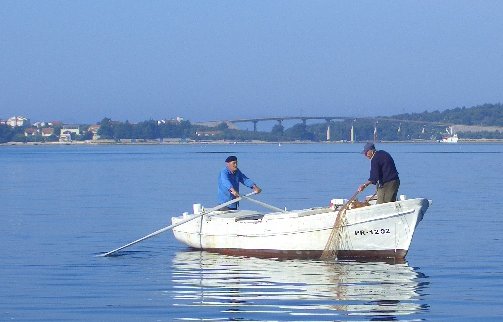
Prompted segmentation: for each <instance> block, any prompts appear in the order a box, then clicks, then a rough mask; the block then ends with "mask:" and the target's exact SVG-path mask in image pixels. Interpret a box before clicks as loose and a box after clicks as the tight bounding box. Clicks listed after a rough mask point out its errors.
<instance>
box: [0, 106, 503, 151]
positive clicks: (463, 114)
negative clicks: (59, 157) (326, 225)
mask: <svg viewBox="0 0 503 322" xmlns="http://www.w3.org/2000/svg"><path fill="white" fill-rule="evenodd" d="M98 124H99V130H98V133H97V134H98V135H99V138H100V139H106V140H115V141H120V140H162V139H168V138H178V139H185V140H193V141H204V140H229V141H251V140H261V141H270V142H277V141H283V142H287V141H314V142H316V141H326V140H327V127H328V126H330V137H329V140H330V141H349V140H350V139H351V132H352V130H353V133H354V140H356V141H370V140H374V139H377V140H379V141H380V140H382V141H409V140H439V139H441V138H442V136H444V135H446V134H447V132H446V124H460V125H481V126H503V106H502V105H501V104H499V103H498V104H484V105H480V106H475V107H471V108H465V107H462V108H455V109H451V110H445V111H443V112H439V111H434V112H427V111H425V112H422V113H411V114H400V115H395V116H391V117H378V118H362V119H355V120H346V121H330V122H329V123H327V122H324V123H318V124H312V125H306V124H304V123H299V124H295V125H293V126H292V127H290V128H285V127H284V126H283V125H281V124H276V125H274V126H273V127H272V130H271V131H257V132H255V131H248V130H237V129H230V128H229V127H228V125H227V124H226V123H224V122H222V123H221V124H219V125H218V126H216V127H206V126H202V125H195V124H192V123H191V122H190V121H180V122H175V121H167V122H158V121H155V120H148V121H143V122H139V123H134V124H133V123H130V122H128V121H126V122H119V121H113V120H111V119H110V118H107V117H105V118H103V119H102V120H101V121H100V122H99V123H98ZM81 127H82V134H81V135H79V136H75V135H74V136H72V140H90V139H91V138H92V137H93V133H90V132H89V131H87V128H86V126H84V125H82V126H81ZM24 130H25V128H23V127H14V128H13V127H10V126H7V125H0V143H5V142H12V141H17V142H29V141H38V142H40V141H57V140H58V134H59V130H60V128H55V131H54V132H55V134H54V135H52V136H50V137H44V138H42V137H40V136H31V137H28V136H25V134H24ZM462 137H464V138H473V139H480V138H486V139H503V133H501V132H499V131H495V132H478V133H463V134H462Z"/></svg>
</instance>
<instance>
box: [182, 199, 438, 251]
mask: <svg viewBox="0 0 503 322" xmlns="http://www.w3.org/2000/svg"><path fill="white" fill-rule="evenodd" d="M247 199H250V198H247ZM400 199H401V200H398V201H396V202H389V203H383V204H376V203H375V200H373V201H366V202H358V201H357V200H355V202H353V203H350V202H348V201H347V200H345V199H332V202H331V205H330V206H329V207H314V208H307V209H300V210H288V211H287V210H282V209H279V208H276V207H273V206H271V207H272V209H275V210H274V211H272V212H265V213H264V212H259V211H255V210H225V211H219V210H217V211H211V212H209V213H207V214H206V213H204V211H205V210H204V207H202V206H201V205H200V204H195V205H194V207H193V208H194V213H193V214H189V213H184V214H182V215H181V216H175V217H172V226H173V227H174V228H173V234H174V236H175V238H176V239H177V240H178V241H180V242H181V243H183V244H185V245H187V246H188V247H189V248H191V249H197V250H206V251H209V252H215V253H220V254H226V255H237V256H251V257H259V258H281V259H319V258H320V257H321V256H322V254H323V252H324V250H325V249H326V247H327V243H328V241H329V239H330V237H331V234H332V233H333V229H334V226H335V222H336V219H337V216H338V214H339V213H340V212H341V210H343V207H347V208H346V209H344V210H345V212H344V214H343V221H342V225H341V226H340V229H339V231H338V233H339V234H340V242H339V243H338V244H337V249H336V250H335V251H336V258H337V259H361V258H364V259H386V258H393V259H397V260H401V259H404V258H405V256H406V255H407V252H408V250H409V247H410V244H411V241H412V237H413V235H414V231H415V229H416V227H417V225H418V223H419V222H420V221H421V220H422V219H423V216H424V214H425V212H426V210H427V209H428V207H429V206H430V204H431V201H429V200H428V199H425V198H415V199H407V198H406V197H405V196H401V198H400ZM252 200H254V199H252ZM266 205H267V204H266ZM192 218H193V219H194V220H191V219H192ZM196 219H197V220H196Z"/></svg>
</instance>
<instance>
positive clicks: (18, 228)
mask: <svg viewBox="0 0 503 322" xmlns="http://www.w3.org/2000/svg"><path fill="white" fill-rule="evenodd" d="M378 148H381V149H384V150H387V151H389V152H390V153H391V154H392V155H393V156H394V158H395V161H396V163H397V167H398V170H399V172H400V177H401V187H400V193H401V194H405V195H407V196H408V197H411V198H412V197H426V198H429V199H431V200H433V205H432V206H431V207H430V209H428V211H427V213H426V216H425V218H424V220H423V221H422V222H421V223H420V225H419V227H418V228H417V230H416V233H415V236H414V239H413V242H412V246H411V248H410V251H409V254H408V256H407V262H406V263H404V264H390V263H379V262H377V263H376V262H369V263H358V262H351V261H349V262H332V263H328V262H322V261H305V260H290V261H276V260H272V259H255V258H240V257H229V256H222V255H216V254H209V253H206V252H193V251H188V250H187V248H186V247H185V246H183V245H181V244H180V243H178V242H177V241H176V240H175V239H174V238H173V236H172V233H171V232H170V231H168V232H165V233H163V234H161V235H159V236H157V237H154V238H151V239H148V240H145V241H143V242H141V243H139V244H137V245H135V246H132V247H130V248H127V249H126V250H125V251H123V252H121V253H120V255H119V256H114V257H106V258H104V257H97V256H96V255H98V254H100V253H103V252H106V251H109V250H112V249H114V248H117V247H119V246H121V245H124V244H126V243H128V242H130V241H133V240H135V239H137V238H139V237H142V236H144V235H147V234H148V233H150V232H153V231H155V230H157V229H159V228H162V227H164V226H167V225H169V224H170V218H171V216H174V215H179V214H181V213H182V212H184V211H190V210H191V208H192V204H193V203H196V202H199V203H202V204H203V205H205V206H206V207H211V206H215V205H216V204H217V202H216V178H217V174H218V171H219V170H220V169H221V167H223V166H224V159H225V157H226V156H227V155H229V154H236V155H237V156H238V158H239V166H240V168H241V169H242V170H243V172H245V173H246V174H247V175H248V176H249V177H251V178H253V179H254V180H255V181H256V182H257V183H258V184H259V185H260V186H261V187H262V188H263V193H262V194H261V195H259V196H258V197H257V199H259V200H262V201H264V202H267V203H270V204H273V205H276V206H278V207H285V206H286V207H288V208H289V209H293V208H306V207H312V206H322V205H328V203H329V200H330V199H332V198H348V197H350V196H351V195H352V194H353V193H354V192H355V190H356V188H357V187H358V185H359V184H360V183H362V182H364V180H365V179H366V177H367V176H368V170H369V162H368V160H366V159H365V158H364V157H363V156H362V155H361V154H360V153H359V152H360V150H361V149H362V146H361V144H354V145H352V144H283V145H282V146H278V145H275V144H269V145H241V144H233V145H177V146H168V145H156V146H68V145H64V146H2V147H0V175H1V180H0V207H1V208H0V209H1V225H0V258H1V265H0V285H1V287H0V320H17V321H84V320H85V321H106V320H110V321H173V320H188V321H190V320H212V321H219V320H227V321H229V320H233V321H234V320H243V321H250V320H255V321H259V320H268V321H271V320H290V321H310V320H311V321H334V320H337V321H369V320H409V321H410V320H413V321H417V320H427V321H428V320H437V321H445V320H452V321H459V320H466V321H472V320H499V319H501V317H502V316H503V299H502V296H501V294H503V256H502V253H503V241H502V239H503V213H502V210H501V209H503V198H502V194H501V181H502V175H501V165H502V164H503V145H501V144H452V145H445V144H379V145H378ZM243 190H244V191H246V189H243ZM366 192H368V193H370V192H371V191H370V189H369V190H368V191H366ZM241 206H242V208H246V207H250V208H255V207H256V206H255V205H253V204H248V203H246V202H242V204H241Z"/></svg>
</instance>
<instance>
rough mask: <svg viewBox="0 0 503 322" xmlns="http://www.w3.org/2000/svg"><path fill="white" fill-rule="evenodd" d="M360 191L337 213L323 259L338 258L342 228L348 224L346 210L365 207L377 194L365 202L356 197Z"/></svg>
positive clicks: (322, 254)
mask: <svg viewBox="0 0 503 322" xmlns="http://www.w3.org/2000/svg"><path fill="white" fill-rule="evenodd" d="M359 193H360V192H359V191H357V192H355V194H354V195H353V196H352V197H351V199H349V201H348V202H346V203H345V204H344V205H343V206H342V207H341V208H340V209H339V212H338V213H337V217H336V218H335V223H334V226H333V227H332V231H331V232H330V236H329V237H328V241H327V244H326V245H325V249H324V250H323V253H321V257H320V258H321V259H325V260H326V259H336V258H337V252H338V251H339V249H341V244H342V228H343V227H344V226H345V225H346V211H347V210H348V209H352V208H359V207H365V206H368V205H369V201H370V200H372V199H373V198H374V197H375V196H376V194H377V191H376V193H374V195H373V196H371V197H370V198H367V200H365V201H364V202H359V201H358V200H357V199H356V197H357V196H358V194H359Z"/></svg>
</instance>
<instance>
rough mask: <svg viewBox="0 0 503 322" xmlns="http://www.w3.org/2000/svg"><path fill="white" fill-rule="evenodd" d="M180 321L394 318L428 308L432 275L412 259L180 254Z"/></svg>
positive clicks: (176, 269) (176, 298) (416, 315)
mask: <svg viewBox="0 0 503 322" xmlns="http://www.w3.org/2000/svg"><path fill="white" fill-rule="evenodd" d="M172 272H173V278H172V279H173V286H174V291H173V300H172V303H173V305H174V306H176V307H177V309H176V310H174V312H173V313H174V314H176V315H175V316H174V318H176V319H184V320H185V319H189V320H191V319H201V320H206V319H211V320H213V319H216V320H317V321H320V320H329V321H331V320H334V319H336V320H354V319H357V320H362V319H363V320H368V319H371V320H390V319H391V320H394V319H400V317H401V316H407V319H408V320H410V319H421V317H420V316H421V315H423V314H424V313H425V312H426V311H427V310H428V305H427V304H425V303H424V299H423V296H422V293H424V288H425V287H427V285H428V282H427V281H426V277H425V276H424V275H423V274H421V273H420V272H418V271H417V270H416V269H414V268H411V267H410V266H409V265H408V264H407V263H405V262H403V263H392V264H391V263H385V262H355V261H337V262H325V261H312V260H285V261H278V260H273V259H259V258H249V257H232V256H226V255H220V254H214V253H209V252H205V251H185V252H178V253H176V255H175V258H174V260H173V267H172Z"/></svg>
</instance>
